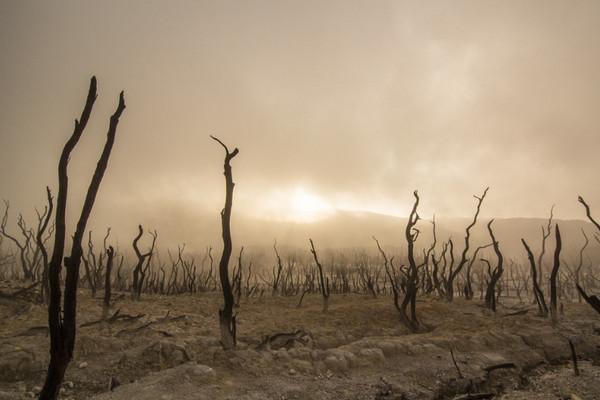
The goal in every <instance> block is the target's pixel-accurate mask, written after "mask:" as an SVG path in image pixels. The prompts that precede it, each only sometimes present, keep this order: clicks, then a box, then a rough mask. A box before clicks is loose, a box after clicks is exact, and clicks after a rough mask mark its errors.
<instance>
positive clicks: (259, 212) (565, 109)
mask: <svg viewBox="0 0 600 400" xmlns="http://www.w3.org/2000/svg"><path fill="white" fill-rule="evenodd" d="M92 75H95V76H97V78H98V92H99V97H98V99H97V101H96V105H95V108H94V111H93V114H92V118H91V120H90V123H89V125H88V129H87V131H86V132H85V133H84V137H83V138H82V140H81V142H80V145H79V146H78V147H77V148H76V149H75V151H74V153H73V154H72V157H71V163H70V177H71V181H70V184H71V187H70V190H71V191H70V193H69V196H70V199H71V203H70V204H71V207H72V208H70V210H71V214H70V215H74V214H77V213H78V212H79V209H80V205H81V203H82V201H83V195H84V191H85V188H86V187H87V184H88V182H89V179H90V177H91V174H92V172H93V168H94V166H95V164H96V161H97V158H98V156H99V154H100V152H101V149H102V146H103V142H104V139H105V134H106V131H107V127H108V120H109V117H110V115H111V114H112V113H113V112H114V110H115V109H116V106H117V102H118V94H119V92H120V91H121V90H124V91H125V100H126V105H127V108H126V110H125V111H124V113H123V115H122V117H121V122H120V124H119V127H118V132H117V140H116V144H115V148H114V151H113V154H112V156H111V159H110V162H109V167H108V170H107V173H106V175H105V179H104V181H103V183H102V186H101V188H100V193H99V196H98V200H97V203H96V207H95V209H94V211H93V217H92V223H94V224H96V226H103V227H106V226H116V225H119V224H129V225H130V226H131V231H132V233H134V232H135V229H136V228H135V227H136V226H137V224H138V223H143V224H145V225H151V227H152V226H153V227H158V230H159V232H160V230H161V228H164V229H165V230H169V229H170V230H171V231H177V230H180V231H185V230H186V229H188V226H189V225H195V226H196V228H195V229H211V227H214V224H217V225H218V213H219V211H220V209H221V207H222V204H223V196H224V179H223V175H222V162H223V157H224V153H223V149H222V148H221V147H220V146H219V145H218V144H217V143H216V142H214V141H213V140H211V139H210V136H209V135H214V136H216V137H218V138H220V139H221V140H222V141H223V142H224V143H226V144H227V145H228V146H229V147H230V149H233V148H234V147H238V148H239V150H240V153H239V155H238V156H236V157H235V158H234V159H233V162H232V165H233V174H234V180H235V182H236V188H235V195H234V196H235V197H234V218H235V217H236V216H243V217H248V218H253V217H256V218H266V219H271V220H292V221H312V220H315V219H318V218H320V217H322V216H325V215H327V214H328V213H330V212H331V211H332V210H334V209H344V210H361V211H371V212H377V213H384V214H391V215H398V216H402V215H407V214H408V212H409V211H410V208H411V206H412V202H413V194H412V193H413V190H415V189H417V190H419V194H420V196H421V205H420V208H419V210H420V214H421V215H422V217H423V218H431V217H432V216H433V214H435V215H436V216H447V217H452V216H470V215H472V214H473V212H474V207H475V205H476V201H475V199H474V198H473V195H478V196H479V195H481V193H482V192H483V190H484V189H485V188H486V187H487V186H489V187H490V190H489V192H488V195H487V197H486V201H485V203H484V206H483V207H482V214H483V215H485V216H488V217H546V216H547V215H548V214H549V211H550V208H551V206H552V205H553V204H555V205H556V206H555V216H556V217H557V218H582V219H583V218H585V214H584V212H583V209H582V207H581V206H580V204H579V203H578V202H577V196H578V195H582V196H583V197H584V198H585V199H586V200H587V201H588V203H590V204H591V205H592V210H594V209H595V210H597V215H598V216H600V185H599V184H598V171H600V157H598V153H599V150H600V146H599V144H600V2H595V1H568V2H566V1H443V2H442V1H376V2H373V1H282V0H273V1H245V0H244V1H242V0H240V1H173V2H171V1H153V0H143V1H142V0H140V1H127V2H123V1H86V2H82V1H64V0H61V1H53V2H47V1H18V2H17V1H5V0H0V197H1V198H3V199H6V200H9V201H10V204H11V213H14V215H16V213H18V212H23V213H24V214H26V213H29V214H28V215H30V214H31V212H32V210H33V208H34V207H35V206H37V207H38V208H41V207H43V205H44V203H45V190H44V187H45V186H46V185H48V186H50V187H51V189H53V190H54V192H56V189H57V178H56V165H57V161H58V158H59V154H60V151H61V149H62V147H63V145H64V143H65V141H66V140H67V138H68V137H69V136H70V134H71V133H72V129H73V124H74V120H75V119H76V118H79V115H80V114H81V110H82V108H83V104H84V101H85V97H86V94H87V89H88V86H89V80H90V78H91V76H92ZM594 207H595V208H594ZM11 215H13V214H11ZM205 215H211V217H210V218H212V219H208V220H207V219H204V218H203V216H205ZM203 224H205V225H203ZM167 226H168V228H167ZM102 229H104V228H102ZM182 236H183V234H182ZM177 240H181V241H185V240H190V239H186V238H185V237H181V238H177Z"/></svg>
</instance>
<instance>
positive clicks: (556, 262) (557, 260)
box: [550, 224, 562, 322]
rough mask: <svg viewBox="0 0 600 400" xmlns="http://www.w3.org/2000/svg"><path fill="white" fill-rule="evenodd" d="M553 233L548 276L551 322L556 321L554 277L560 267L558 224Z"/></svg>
mask: <svg viewBox="0 0 600 400" xmlns="http://www.w3.org/2000/svg"><path fill="white" fill-rule="evenodd" d="M554 233H555V236H556V248H555V249H554V265H553V267H552V273H551V274H550V317H551V318H552V322H556V321H557V320H558V314H557V311H556V276H557V275H558V268H559V267H560V250H561V247H562V241H561V238H560V229H558V224H556V225H555V228H554Z"/></svg>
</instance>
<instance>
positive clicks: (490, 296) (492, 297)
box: [484, 220, 504, 312]
mask: <svg viewBox="0 0 600 400" xmlns="http://www.w3.org/2000/svg"><path fill="white" fill-rule="evenodd" d="M492 222H494V220H491V221H490V222H489V223H488V224H487V228H488V232H489V233H490V237H491V238H492V245H493V246H494V253H496V257H497V258H498V264H497V265H496V267H495V268H494V270H493V271H492V269H491V267H490V263H489V262H488V261H487V260H484V261H485V262H486V263H487V265H488V273H489V279H490V280H489V282H488V286H487V291H486V293H485V306H486V307H487V308H488V309H489V310H491V311H493V312H496V294H495V287H496V283H497V282H498V279H500V277H501V276H502V272H503V271H504V268H503V264H504V258H503V257H502V253H501V252H500V247H499V246H498V241H497V240H496V237H495V236H494V232H493V231H492Z"/></svg>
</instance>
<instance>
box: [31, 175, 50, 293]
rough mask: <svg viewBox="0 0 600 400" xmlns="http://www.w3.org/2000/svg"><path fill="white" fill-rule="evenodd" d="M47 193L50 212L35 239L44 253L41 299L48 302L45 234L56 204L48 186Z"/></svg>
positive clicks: (48, 287)
mask: <svg viewBox="0 0 600 400" xmlns="http://www.w3.org/2000/svg"><path fill="white" fill-rule="evenodd" d="M46 194H47V196H48V212H46V214H45V218H44V222H43V223H42V225H41V227H40V229H38V232H37V235H36V237H35V239H36V241H37V245H38V248H39V249H40V252H41V253H42V290H41V291H40V301H43V302H46V303H48V302H49V301H50V286H49V284H48V267H49V266H48V251H47V250H46V245H45V243H44V238H43V235H44V231H46V228H47V227H48V223H49V222H50V217H51V216H52V210H53V208H54V204H53V201H52V194H51V193H50V188H49V187H47V186H46Z"/></svg>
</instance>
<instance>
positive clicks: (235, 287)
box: [232, 246, 244, 307]
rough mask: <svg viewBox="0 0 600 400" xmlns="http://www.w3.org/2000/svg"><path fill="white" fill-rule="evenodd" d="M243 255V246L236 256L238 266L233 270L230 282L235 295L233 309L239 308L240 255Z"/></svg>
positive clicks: (240, 293) (240, 284)
mask: <svg viewBox="0 0 600 400" xmlns="http://www.w3.org/2000/svg"><path fill="white" fill-rule="evenodd" d="M243 253H244V246H242V248H241V249H240V255H239V256H238V266H237V268H235V267H234V268H233V282H232V290H233V292H234V294H235V302H234V304H233V306H234V307H239V306H240V300H241V298H242V279H243V274H242V254H243Z"/></svg>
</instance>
